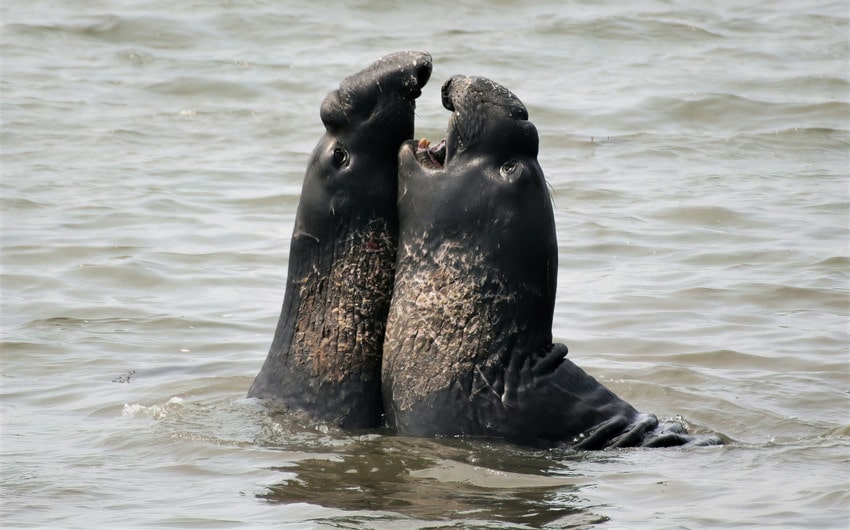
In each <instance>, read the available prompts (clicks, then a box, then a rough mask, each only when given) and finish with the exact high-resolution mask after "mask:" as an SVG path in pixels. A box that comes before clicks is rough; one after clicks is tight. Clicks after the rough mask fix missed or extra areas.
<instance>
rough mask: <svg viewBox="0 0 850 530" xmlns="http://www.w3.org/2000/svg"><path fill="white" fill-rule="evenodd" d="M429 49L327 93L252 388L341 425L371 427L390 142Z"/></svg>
mask: <svg viewBox="0 0 850 530" xmlns="http://www.w3.org/2000/svg"><path fill="white" fill-rule="evenodd" d="M430 75H431V56H430V55H428V54H427V53H423V52H400V53H395V54H392V55H388V56H386V57H383V58H381V59H379V60H378V61H376V62H375V63H373V64H372V65H371V66H369V67H367V68H366V69H364V70H362V71H361V72H359V73H357V74H354V75H352V76H351V77H348V78H346V79H345V80H343V81H342V83H341V84H340V86H339V89H338V90H334V91H333V92H331V93H330V94H328V96H327V97H326V98H325V100H324V102H323V103H322V107H321V118H322V122H323V123H324V126H325V133H324V135H323V136H322V138H321V139H320V140H319V143H318V145H317V146H316V148H315V150H314V151H313V154H312V156H311V158H310V162H309V164H308V166H307V171H306V174H305V176H304V185H303V189H302V192H301V199H300V202H299V204H298V211H297V215H296V219H295V228H294V230H293V234H292V243H291V247H290V252H289V274H288V276H287V279H286V292H285V295H284V300H283V308H282V310H281V314H280V319H279V321H278V325H277V330H276V331H275V335H274V340H273V342H272V345H271V348H270V350H269V353H268V356H267V357H266V361H265V364H263V367H262V369H261V370H260V372H259V374H258V375H257V377H256V379H255V380H254V383H253V384H252V385H251V389H250V390H249V392H248V396H249V397H258V398H265V399H268V400H270V401H274V402H276V403H277V404H280V405H283V406H284V407H286V408H289V409H295V410H302V411H304V412H306V413H307V414H309V415H310V416H313V417H316V418H319V419H322V420H327V421H331V422H333V423H336V424H338V425H340V426H342V427H351V428H363V427H375V426H378V425H380V423H381V418H382V413H383V405H382V400H381V375H380V371H381V350H382V346H383V341H384V326H385V323H386V317H387V311H388V309H389V304H390V294H391V292H392V286H393V274H394V270H395V260H396V242H397V235H398V217H397V213H396V196H397V176H396V174H397V170H398V149H399V146H400V145H401V143H402V142H404V141H405V140H409V139H411V138H412V137H413V120H414V108H415V100H416V98H417V97H419V95H420V94H421V89H422V87H423V86H424V85H425V83H427V81H428V78H429V77H430Z"/></svg>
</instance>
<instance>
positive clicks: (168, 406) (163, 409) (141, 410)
mask: <svg viewBox="0 0 850 530" xmlns="http://www.w3.org/2000/svg"><path fill="white" fill-rule="evenodd" d="M182 408H183V398H180V397H177V396H174V397H172V398H171V399H169V400H168V402H167V403H165V404H164V405H149V406H146V405H140V404H138V403H125V404H124V409H123V410H122V411H121V415H122V416H147V417H149V418H152V419H155V420H161V419H165V418H167V417H169V416H171V415H173V414H174V413H175V412H178V411H180V410H181V409H182Z"/></svg>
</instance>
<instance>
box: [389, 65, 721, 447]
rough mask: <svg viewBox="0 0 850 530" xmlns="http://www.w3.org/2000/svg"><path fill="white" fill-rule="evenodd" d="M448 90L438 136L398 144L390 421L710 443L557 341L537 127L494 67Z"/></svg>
mask: <svg viewBox="0 0 850 530" xmlns="http://www.w3.org/2000/svg"><path fill="white" fill-rule="evenodd" d="M442 97H443V105H444V106H445V107H446V108H447V109H448V110H450V111H452V116H451V118H450V122H449V127H448V131H447V136H446V139H445V141H444V142H440V143H439V144H438V145H436V146H431V145H430V143H429V142H428V141H427V140H424V139H423V140H421V141H419V142H416V141H410V142H406V143H405V144H404V145H403V146H402V147H401V150H400V154H399V174H398V177H399V190H398V191H399V199H398V208H399V251H398V262H397V267H396V277H395V286H394V290H393V298H392V303H391V307H390V312H389V316H388V320H387V328H386V339H385V343H384V360H383V363H384V368H383V373H382V375H383V391H384V404H385V409H386V414H387V421H388V423H389V424H390V425H391V426H393V427H395V428H396V429H397V430H398V432H399V433H402V434H414V435H423V436H429V435H443V436H452V435H469V436H483V437H492V438H500V439H504V440H507V441H510V442H514V443H519V444H525V445H534V446H543V447H545V446H553V445H561V444H568V445H572V446H574V447H576V448H586V449H593V448H601V447H625V446H637V445H643V446H662V445H681V444H686V443H695V442H696V443H716V442H717V441H718V440H717V439H716V438H714V437H708V438H704V439H701V440H698V441H695V440H694V438H692V437H691V436H689V435H687V434H685V433H684V429H683V427H682V426H681V425H680V424H678V423H672V424H665V425H659V423H658V420H657V419H656V418H655V416H653V415H651V414H641V413H639V412H638V411H637V410H635V408H633V407H632V406H631V405H629V404H628V403H626V402H625V401H623V400H622V399H620V398H619V397H617V396H616V395H615V394H614V393H613V392H611V391H610V390H608V389H607V388H605V387H604V386H602V385H601V384H599V382H597V381H596V380H595V379H594V378H593V377H591V376H590V375H588V374H587V373H585V372H584V371H583V370H582V369H581V368H579V367H578V366H576V365H575V364H573V363H572V362H570V361H569V360H568V359H566V354H567V348H566V346H564V345H563V344H553V343H552V331H551V330H552V315H553V310H554V303H555V287H556V285H555V284H556V278H557V267H558V262H557V261H558V260H557V255H558V252H557V251H558V249H557V241H556V235H555V222H554V215H553V210H552V203H551V199H550V196H549V191H548V188H547V183H546V181H545V179H544V175H543V171H542V169H541V167H540V165H539V164H538V161H537V152H538V144H539V141H538V135H537V130H536V128H535V127H534V125H533V124H532V123H531V122H530V121H528V112H527V110H526V108H525V106H524V105H523V103H522V102H521V101H520V100H519V99H518V98H517V97H516V96H515V95H514V94H512V93H511V92H510V91H508V90H507V89H506V88H504V87H503V86H501V85H499V84H497V83H495V82H493V81H490V80H488V79H485V78H480V77H465V76H455V77H453V78H451V79H450V80H448V81H447V82H446V83H445V84H444V85H443V89H442Z"/></svg>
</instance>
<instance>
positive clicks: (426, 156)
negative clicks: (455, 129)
mask: <svg viewBox="0 0 850 530" xmlns="http://www.w3.org/2000/svg"><path fill="white" fill-rule="evenodd" d="M416 160H417V161H418V162H419V163H420V164H421V165H423V166H425V167H427V168H430V169H442V168H443V166H444V165H445V164H446V140H445V138H444V139H443V140H441V141H440V143H438V144H437V145H435V146H433V147H432V146H431V141H430V140H428V139H427V138H422V139H421V140H419V143H418V144H417V145H416Z"/></svg>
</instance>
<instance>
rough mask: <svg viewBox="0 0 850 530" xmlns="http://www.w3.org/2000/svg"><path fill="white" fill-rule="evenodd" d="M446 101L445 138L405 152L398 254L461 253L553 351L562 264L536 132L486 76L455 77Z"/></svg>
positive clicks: (514, 101)
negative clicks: (511, 299) (510, 296)
mask: <svg viewBox="0 0 850 530" xmlns="http://www.w3.org/2000/svg"><path fill="white" fill-rule="evenodd" d="M442 100H443V106H444V107H445V108H446V109H448V110H450V111H452V115H451V118H450V120H449V125H448V130H447V132H446V138H445V140H443V141H441V142H439V143H438V144H437V145H434V146H432V145H431V143H430V142H429V141H428V140H425V139H423V140H419V141H415V140H412V141H409V142H406V143H404V144H403V145H402V147H401V150H400V154H399V200H398V208H399V222H400V232H399V242H400V253H404V252H407V251H408V250H410V249H413V248H416V247H419V246H420V245H421V247H422V248H424V249H425V250H426V251H428V252H435V251H437V250H438V249H439V248H441V247H442V248H445V247H446V245H452V244H456V245H459V247H460V248H462V249H464V252H463V253H461V255H465V256H468V257H474V258H475V260H474V261H475V262H476V264H477V266H478V268H479V269H480V268H486V269H490V270H491V271H492V272H493V273H494V274H495V275H496V276H498V277H499V278H500V280H501V281H503V282H505V284H506V285H507V287H508V288H509V289H510V290H511V291H512V292H513V293H515V294H516V296H517V297H518V299H517V307H518V308H519V310H520V311H523V312H527V313H526V314H525V315H524V316H523V319H525V318H528V319H529V320H530V321H531V322H533V323H534V324H533V326H534V328H536V329H537V330H538V331H539V333H538V337H537V338H538V339H539V341H541V342H542V343H548V342H547V341H551V322H552V311H553V308H554V301H555V283H556V277H557V259H558V258H557V241H556V235H555V223H554V216H553V211H552V204H551V198H550V196H549V190H548V186H547V183H546V180H545V178H544V175H543V170H542V169H541V167H540V164H539V163H538V161H537V153H538V146H539V139H538V135H537V129H536V128H535V127H534V124H532V123H531V122H530V121H528V111H527V110H526V107H525V105H523V103H522V102H521V101H520V100H519V98H517V97H516V96H515V95H514V94H513V93H511V92H510V91H509V90H508V89H506V88H505V87H503V86H502V85H500V84H498V83H495V82H493V81H491V80H489V79H486V78H483V77H467V76H454V77H452V78H451V79H449V80H448V81H446V82H445V84H444V85H443V88H442ZM402 257H403V256H400V260H401V259H402ZM480 272H481V271H480V270H478V271H476V273H480ZM485 272H487V271H485ZM470 273H472V271H470ZM535 342H537V341H535Z"/></svg>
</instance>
